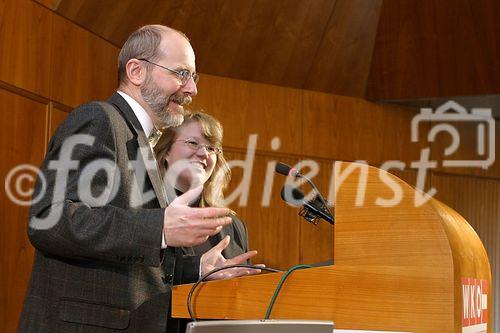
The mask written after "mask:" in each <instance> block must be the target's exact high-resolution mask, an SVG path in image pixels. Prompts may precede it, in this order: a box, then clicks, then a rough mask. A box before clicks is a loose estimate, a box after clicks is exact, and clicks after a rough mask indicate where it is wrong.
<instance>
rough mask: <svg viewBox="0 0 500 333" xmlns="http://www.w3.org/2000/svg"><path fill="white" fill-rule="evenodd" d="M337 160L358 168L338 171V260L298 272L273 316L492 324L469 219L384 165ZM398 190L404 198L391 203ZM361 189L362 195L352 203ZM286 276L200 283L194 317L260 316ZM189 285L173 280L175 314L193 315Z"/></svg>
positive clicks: (370, 323)
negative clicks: (423, 196) (417, 201)
mask: <svg viewBox="0 0 500 333" xmlns="http://www.w3.org/2000/svg"><path fill="white" fill-rule="evenodd" d="M336 168H339V169H338V170H341V171H342V172H344V175H345V174H347V172H348V171H349V170H350V171H352V172H351V173H350V174H349V175H348V176H346V177H345V180H344V181H343V182H341V183H340V178H339V177H337V179H336V184H337V186H338V191H337V194H336V199H335V225H336V226H335V242H334V244H335V252H334V253H335V265H331V266H324V267H318V268H310V269H304V270H298V271H295V272H294V273H292V275H291V276H290V277H289V278H288V280H287V281H286V283H285V285H284V287H283V289H282V290H281V293H280V295H279V297H278V299H277V301H276V304H275V306H274V308H273V311H272V314H271V318H276V319H278V318H279V319H317V320H333V321H334V322H335V325H336V328H344V329H367V330H387V331H408V332H432V333H442V332H480V331H481V328H484V327H487V331H488V332H492V328H491V327H492V325H491V317H490V313H491V307H492V293H491V272H490V265H489V262H488V257H487V254H486V251H485V249H484V247H483V244H482V243H481V240H480V239H479V237H478V236H477V234H476V233H475V232H474V230H473V229H472V227H471V226H470V225H469V224H468V223H467V221H465V219H464V218H463V217H462V216H460V215H459V214H458V213H456V212H455V211H454V210H452V209H451V208H449V207H447V206H446V205H444V204H442V203H440V202H439V201H437V200H435V199H430V200H428V201H426V202H425V203H423V204H421V205H420V206H418V207H416V206H415V196H417V198H421V195H420V194H419V192H418V191H417V190H415V189H414V188H412V187H411V186H409V185H408V184H406V183H405V182H404V181H402V180H400V179H399V178H397V177H395V176H393V175H391V174H389V173H387V172H385V171H383V170H380V169H377V168H375V167H369V166H366V165H362V164H356V163H346V162H337V163H336ZM365 176H366V177H365ZM364 177H365V178H364ZM363 180H365V181H366V182H364V181H363ZM363 184H366V187H365V189H364V195H363V187H364V186H363ZM398 189H400V191H399V190H398ZM398 193H399V194H401V196H402V198H401V200H400V202H399V203H397V204H395V203H396V202H397V200H393V202H388V201H391V199H394V197H395V194H396V195H397V194H398ZM358 194H359V195H360V196H361V199H363V200H362V201H363V202H360V201H358V203H356V198H357V195H358ZM396 199H397V198H396ZM384 200H385V201H386V202H385V206H384V205H383V204H384V202H383V201H384ZM281 275H282V273H272V274H261V275H256V276H248V277H241V278H235V279H231V280H225V281H213V282H207V283H204V284H203V286H201V287H200V288H199V289H198V291H197V292H196V293H195V295H194V302H193V303H194V307H193V309H194V311H195V313H196V316H197V317H198V318H205V319H216V318H217V319H221V318H224V319H259V318H263V317H264V314H265V311H266V309H267V306H268V303H269V300H270V299H271V296H272V294H273V291H274V289H275V288H276V285H277V283H278V280H279V279H280V277H281ZM190 288H191V285H181V286H176V287H174V291H173V304H172V306H173V308H172V313H173V316H174V317H184V318H188V317H189V314H188V312H187V307H186V297H187V294H188V292H189V290H190Z"/></svg>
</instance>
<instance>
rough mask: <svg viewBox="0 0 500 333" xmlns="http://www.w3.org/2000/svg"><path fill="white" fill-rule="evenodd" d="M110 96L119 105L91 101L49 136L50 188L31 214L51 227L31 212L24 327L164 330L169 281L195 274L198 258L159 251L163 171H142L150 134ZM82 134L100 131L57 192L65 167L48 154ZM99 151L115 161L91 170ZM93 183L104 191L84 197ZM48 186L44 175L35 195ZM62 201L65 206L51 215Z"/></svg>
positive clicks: (46, 172)
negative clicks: (30, 257)
mask: <svg viewBox="0 0 500 333" xmlns="http://www.w3.org/2000/svg"><path fill="white" fill-rule="evenodd" d="M108 102H109V103H110V104H111V105H113V106H114V107H109V105H108V107H103V104H102V103H99V102H92V103H88V104H85V105H82V106H80V107H79V108H77V109H76V110H74V111H73V112H72V113H71V114H70V115H68V117H67V119H66V120H65V121H64V123H63V124H62V125H61V126H60V127H59V128H58V130H57V132H56V133H55V134H54V136H53V137H52V139H51V141H50V143H49V147H48V152H47V155H46V158H45V161H44V163H43V164H42V166H41V171H42V175H43V177H45V179H46V181H47V189H46V191H44V193H42V196H41V199H40V200H39V201H38V202H36V203H34V204H33V205H32V208H31V211H30V218H31V219H32V218H33V217H37V218H40V219H44V218H45V220H43V221H45V222H47V221H49V222H50V228H47V225H46V223H45V222H44V223H42V224H40V223H39V222H33V220H31V222H30V225H29V228H28V235H29V238H30V241H31V243H32V244H33V246H34V247H35V248H36V253H35V261H34V264H33V272H32V277H31V281H30V285H29V287H28V291H27V295H26V299H25V303H24V309H23V312H22V315H21V319H20V322H19V328H18V330H19V332H23V333H24V332H37V333H43V332H47V333H49V332H50V333H53V332H93V333H96V332H115V331H116V332H161V333H164V332H166V326H167V315H168V311H169V307H170V306H169V305H170V297H171V295H170V292H171V286H172V284H173V283H181V282H193V281H196V280H197V278H198V273H199V272H198V271H199V257H186V256H183V255H182V251H181V250H180V249H176V248H170V247H169V248H167V249H166V250H161V233H162V229H163V214H164V209H163V208H162V207H164V206H165V195H164V194H163V192H162V190H161V189H162V184H161V179H160V176H159V173H158V170H157V169H156V167H155V168H152V169H148V170H147V173H145V172H144V174H143V175H141V172H140V171H139V170H140V169H141V167H142V169H144V166H145V165H147V159H148V158H150V159H151V158H152V154H151V152H150V150H149V147H148V146H147V145H148V143H147V138H146V136H145V134H144V132H143V130H142V127H141V125H140V123H139V121H138V120H137V118H136V117H135V115H134V113H133V111H132V109H131V108H130V106H129V105H128V104H127V103H126V101H125V100H124V99H123V98H122V97H121V96H120V95H119V94H114V95H113V96H112V97H111V98H110V99H109V100H108ZM75 134H86V135H89V136H90V137H92V138H95V140H94V142H93V144H92V145H87V144H79V145H76V146H74V148H73V149H72V150H71V158H72V160H74V161H76V162H78V163H77V166H71V167H69V168H70V169H71V170H69V171H68V172H67V174H68V176H67V182H65V189H64V191H63V192H62V193H63V194H58V193H57V186H56V180H58V181H59V182H61V178H63V177H62V176H63V175H64V173H65V171H64V170H63V169H64V167H61V166H59V167H57V166H56V165H55V164H51V161H54V160H58V159H59V154H60V152H61V150H62V148H63V147H64V143H65V142H67V140H68V138H70V137H73V138H74V135H75ZM140 147H142V149H140ZM147 155H149V156H147ZM137 157H138V158H137ZM100 159H106V160H107V161H108V162H107V163H108V164H109V165H111V166H112V167H111V168H108V171H109V173H108V174H107V173H106V172H105V171H104V170H103V169H101V170H98V168H95V169H94V171H96V172H95V174H93V177H88V175H89V174H92V172H90V171H89V170H91V169H92V168H91V167H92V166H97V164H95V161H96V160H100ZM84 169H85V170H84ZM61 170H63V171H61ZM58 173H59V174H58ZM85 176H87V178H86V179H85V178H84V177H85ZM82 177H83V178H82ZM79 180H80V182H81V183H80V184H79ZM86 187H87V188H90V189H91V196H93V197H99V196H100V195H102V196H101V197H100V198H99V199H98V200H92V199H91V198H90V199H89V198H88V197H89V196H90V195H87V198H84V199H82V198H81V195H79V193H78V190H79V188H80V189H85V188H86ZM115 190H116V194H115V195H114V194H113V192H114V191H115ZM153 190H154V192H153ZM42 191H43V183H42V182H41V181H40V179H39V180H38V181H37V184H36V186H35V194H34V197H35V198H36V197H37V195H38V193H40V192H42ZM148 191H150V196H149V197H148V196H147V194H144V193H148ZM143 199H145V200H143ZM147 199H150V200H148V201H147V202H141V201H146V200H147ZM138 202H139V203H140V204H137V203H138ZM58 209H61V214H51V213H53V212H56V211H57V210H58ZM52 215H55V216H56V217H53V216H52ZM169 330H170V328H169Z"/></svg>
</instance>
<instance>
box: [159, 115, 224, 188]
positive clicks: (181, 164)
mask: <svg viewBox="0 0 500 333" xmlns="http://www.w3.org/2000/svg"><path fill="white" fill-rule="evenodd" d="M186 142H188V143H186ZM196 142H197V143H198V144H199V146H198V149H194V148H193V147H194V146H196V144H195V143H196ZM205 145H208V146H212V144H211V143H210V142H209V141H208V140H207V139H206V138H205V136H204V135H203V131H202V128H201V126H200V124H199V123H198V122H197V121H191V122H188V123H184V124H182V125H181V126H180V127H179V128H178V129H177V137H176V138H175V140H174V142H173V144H172V147H171V148H170V151H169V152H168V153H167V155H166V157H165V160H166V161H167V163H168V170H167V177H168V178H169V179H172V180H173V179H176V181H175V183H176V184H175V187H176V188H177V189H178V190H180V191H187V190H188V189H189V188H192V187H196V186H199V185H202V184H204V183H205V182H206V181H207V180H208V179H209V178H210V176H211V175H212V172H213V171H214V167H215V162H216V161H217V155H216V154H215V153H213V152H212V153H210V152H209V150H207V147H206V146H205Z"/></svg>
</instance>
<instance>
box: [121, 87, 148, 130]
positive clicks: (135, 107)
mask: <svg viewBox="0 0 500 333" xmlns="http://www.w3.org/2000/svg"><path fill="white" fill-rule="evenodd" d="M117 93H119V94H120V96H122V97H123V98H124V99H125V101H127V103H128V105H130V107H131V108H132V111H134V114H135V116H136V117H137V120H139V123H140V124H141V126H142V130H143V131H144V134H145V135H146V137H149V135H150V134H151V132H152V131H153V127H154V125H153V121H152V120H151V117H150V116H149V115H148V113H147V112H146V110H144V108H143V107H142V106H141V105H140V104H139V103H137V101H136V100H135V99H133V98H132V97H130V96H129V95H127V94H126V93H124V92H123V91H120V90H117Z"/></svg>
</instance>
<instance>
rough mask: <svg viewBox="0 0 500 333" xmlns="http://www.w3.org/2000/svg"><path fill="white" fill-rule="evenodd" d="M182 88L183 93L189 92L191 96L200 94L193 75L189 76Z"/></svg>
mask: <svg viewBox="0 0 500 333" xmlns="http://www.w3.org/2000/svg"><path fill="white" fill-rule="evenodd" d="M182 90H183V93H185V94H188V95H189V96H196V95H197V94H198V87H197V86H196V83H194V79H193V77H190V78H189V80H188V82H186V84H185V85H184V87H183V89H182Z"/></svg>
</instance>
